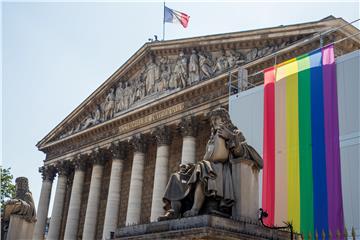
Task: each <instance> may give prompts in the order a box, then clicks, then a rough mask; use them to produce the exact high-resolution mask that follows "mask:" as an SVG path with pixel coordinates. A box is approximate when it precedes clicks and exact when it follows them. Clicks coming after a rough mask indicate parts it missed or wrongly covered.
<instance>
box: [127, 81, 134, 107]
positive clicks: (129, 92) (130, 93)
mask: <svg viewBox="0 0 360 240" xmlns="http://www.w3.org/2000/svg"><path fill="white" fill-rule="evenodd" d="M135 92H136V86H135V84H134V83H132V84H130V83H128V90H127V96H128V98H129V107H130V106H131V105H132V104H133V103H134V102H135Z"/></svg>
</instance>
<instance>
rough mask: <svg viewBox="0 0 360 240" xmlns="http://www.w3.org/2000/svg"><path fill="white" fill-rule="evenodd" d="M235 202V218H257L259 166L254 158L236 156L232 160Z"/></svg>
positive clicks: (233, 210) (233, 213) (233, 212)
mask: <svg viewBox="0 0 360 240" xmlns="http://www.w3.org/2000/svg"><path fill="white" fill-rule="evenodd" d="M231 166H232V179H233V183H234V193H235V203H234V206H233V209H232V216H233V217H234V218H240V217H241V218H248V219H252V220H256V219H257V218H258V214H257V212H258V210H259V168H258V167H257V165H256V163H255V162H254V161H252V160H248V159H241V158H236V159H233V160H231Z"/></svg>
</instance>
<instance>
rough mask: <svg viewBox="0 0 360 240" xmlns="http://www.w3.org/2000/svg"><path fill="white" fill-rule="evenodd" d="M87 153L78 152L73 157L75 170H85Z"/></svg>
mask: <svg viewBox="0 0 360 240" xmlns="http://www.w3.org/2000/svg"><path fill="white" fill-rule="evenodd" d="M88 159H89V155H87V154H78V155H77V156H76V157H75V159H74V166H75V170H80V171H85V170H86V168H87V167H88V165H89V163H88Z"/></svg>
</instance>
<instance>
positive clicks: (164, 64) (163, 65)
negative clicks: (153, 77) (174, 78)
mask: <svg viewBox="0 0 360 240" xmlns="http://www.w3.org/2000/svg"><path fill="white" fill-rule="evenodd" d="M168 63H169V60H168V58H166V57H162V58H161V59H160V71H161V74H160V81H161V84H159V85H160V86H159V88H160V87H162V90H163V91H166V90H168V89H169V83H170V78H171V71H170V66H169V64H168Z"/></svg>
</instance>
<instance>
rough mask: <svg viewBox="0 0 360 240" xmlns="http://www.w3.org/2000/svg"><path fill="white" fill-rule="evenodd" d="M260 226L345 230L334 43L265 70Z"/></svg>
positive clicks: (330, 232) (329, 231) (303, 230)
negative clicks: (262, 215) (263, 218)
mask: <svg viewBox="0 0 360 240" xmlns="http://www.w3.org/2000/svg"><path fill="white" fill-rule="evenodd" d="M264 78H265V80H264V149H263V153H264V156H263V157H264V172H263V194H262V197H263V199H262V207H263V209H264V210H266V211H267V212H268V214H269V217H268V218H267V219H266V221H265V223H267V224H270V225H278V226H280V225H284V224H283V222H284V221H286V222H288V221H290V222H292V224H293V226H294V230H295V231H297V232H301V233H303V234H304V237H305V238H307V237H308V236H309V233H311V234H312V236H314V234H316V232H317V233H318V235H319V236H321V235H322V234H323V233H325V234H326V236H331V235H332V236H333V237H334V238H335V237H336V236H337V234H339V233H343V231H344V216H343V204H342V192H341V175H340V172H341V166H340V146H339V123H338V106H337V89H336V65H335V57H334V47H333V45H330V46H327V47H324V48H322V49H319V50H315V51H313V52H311V53H308V54H305V55H302V56H300V57H297V58H293V59H291V60H289V61H286V62H284V63H281V64H278V65H276V66H274V67H271V68H268V69H266V70H265V71H264Z"/></svg>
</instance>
